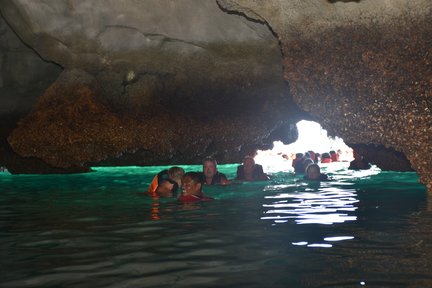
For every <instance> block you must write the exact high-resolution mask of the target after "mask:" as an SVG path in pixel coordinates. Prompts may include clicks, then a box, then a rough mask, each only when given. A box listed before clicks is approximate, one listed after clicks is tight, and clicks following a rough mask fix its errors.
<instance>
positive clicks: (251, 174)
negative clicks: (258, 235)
mask: <svg viewBox="0 0 432 288" xmlns="http://www.w3.org/2000/svg"><path fill="white" fill-rule="evenodd" d="M269 179H270V177H269V176H268V175H267V174H266V173H264V170H263V167H262V166H261V165H259V164H256V163H255V160H254V158H253V157H251V156H246V157H245V158H244V159H243V164H242V165H239V166H238V167H237V177H236V178H235V179H234V180H228V178H227V177H226V175H225V174H223V173H221V172H219V171H218V168H217V162H216V160H215V159H214V158H212V157H207V158H205V159H204V161H203V171H202V172H187V173H185V171H184V169H183V168H180V167H177V166H174V167H171V168H169V169H167V170H163V171H161V172H160V173H158V174H157V175H156V176H155V177H154V178H153V181H152V182H151V184H150V186H149V188H148V190H147V193H148V194H149V195H150V196H152V197H176V196H177V194H178V191H179V189H180V188H181V193H180V196H179V197H178V199H179V201H181V202H198V201H209V200H213V199H212V198H210V197H207V196H205V195H204V193H203V191H202V188H203V186H204V185H227V184H231V183H233V182H236V181H261V180H269Z"/></svg>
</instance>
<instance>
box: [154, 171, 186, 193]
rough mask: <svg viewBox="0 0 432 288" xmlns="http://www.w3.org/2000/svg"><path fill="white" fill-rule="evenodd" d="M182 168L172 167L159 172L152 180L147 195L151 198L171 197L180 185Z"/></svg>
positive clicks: (182, 173)
mask: <svg viewBox="0 0 432 288" xmlns="http://www.w3.org/2000/svg"><path fill="white" fill-rule="evenodd" d="M184 173H185V172H184V170H183V168H180V167H177V166H174V167H171V168H169V169H167V170H163V171H161V172H159V173H158V174H157V175H156V176H155V177H154V178H153V180H152V182H151V184H150V186H149V187H148V189H147V193H148V194H149V195H150V196H152V197H160V196H161V197H173V196H175V195H176V194H177V192H178V189H179V187H180V186H181V184H182V182H181V181H182V177H183V175H184Z"/></svg>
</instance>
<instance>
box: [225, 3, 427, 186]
mask: <svg viewBox="0 0 432 288" xmlns="http://www.w3.org/2000/svg"><path fill="white" fill-rule="evenodd" d="M218 2H219V3H220V4H221V5H222V6H223V7H225V9H226V10H227V11H235V12H237V13H240V14H244V15H246V16H247V17H248V18H254V19H257V20H258V21H260V22H263V23H267V25H269V26H270V27H271V29H272V30H273V31H274V32H275V34H276V35H277V37H278V38H279V40H280V43H281V47H282V50H283V55H284V56H283V58H284V59H283V63H284V69H285V70H284V71H285V72H284V76H285V79H286V80H287V81H288V82H289V85H290V89H291V92H292V95H293V97H294V100H295V102H296V103H297V104H298V105H299V106H300V107H301V108H302V109H304V110H305V111H307V112H309V113H310V114H312V115H313V116H315V117H316V118H317V121H318V122H320V123H321V124H322V125H323V127H324V128H325V129H327V130H328V131H329V133H330V134H331V135H337V136H339V137H342V138H343V139H344V140H345V142H346V143H348V144H351V145H356V144H359V143H366V144H376V145H381V146H385V147H391V148H392V149H395V150H396V151H400V152H402V153H403V154H404V155H405V156H406V157H407V158H408V159H409V161H410V162H411V164H412V167H413V168H414V169H415V170H417V172H418V173H419V174H420V176H421V181H422V182H423V183H426V184H427V186H428V188H429V190H431V188H432V186H431V185H432V176H431V175H432V173H431V171H432V145H431V143H432V111H431V109H432V94H431V93H432V92H431V91H432V89H431V85H432V25H431V24H430V23H432V22H431V21H432V2H431V1H429V0H423V1H420V0H418V1H408V0H395V1H374V0H362V1H325V0H320V1H316V0H298V1H283V0H269V1H265V2H263V1H250V0H219V1H218Z"/></svg>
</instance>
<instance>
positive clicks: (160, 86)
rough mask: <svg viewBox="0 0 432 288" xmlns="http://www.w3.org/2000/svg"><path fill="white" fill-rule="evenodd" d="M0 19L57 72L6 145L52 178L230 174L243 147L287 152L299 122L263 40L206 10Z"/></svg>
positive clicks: (256, 28)
mask: <svg viewBox="0 0 432 288" xmlns="http://www.w3.org/2000/svg"><path fill="white" fill-rule="evenodd" d="M0 9H1V12H2V15H3V16H4V17H5V19H6V20H7V21H8V23H9V24H10V25H11V27H12V28H13V29H14V31H15V32H16V33H17V34H18V35H20V37H21V38H22V40H23V41H24V42H25V43H26V44H27V45H29V46H31V47H33V48H34V49H35V50H36V51H37V52H38V53H39V54H40V55H41V56H42V57H43V58H44V59H50V60H51V61H54V62H55V63H58V64H59V65H61V66H62V67H64V72H63V73H62V75H61V76H60V77H59V78H58V79H57V80H56V81H55V83H53V84H52V85H51V87H50V88H49V89H48V90H46V91H45V93H44V95H43V96H41V97H40V99H38V101H37V103H36V104H35V105H34V107H33V110H32V112H31V113H30V114H29V115H27V116H26V117H25V118H24V119H22V121H20V123H19V125H18V127H17V128H16V129H15V130H14V131H13V133H11V134H10V135H9V137H8V140H9V143H10V144H11V146H12V148H13V149H14V151H16V152H17V153H18V154H20V155H21V156H24V157H37V158H39V159H42V160H43V161H44V162H46V163H48V164H49V165H51V166H54V167H60V168H70V167H83V168H84V167H87V166H88V165H90V164H98V165H102V164H104V163H106V164H111V165H117V164H141V165H154V164H171V163H200V162H201V159H202V158H203V157H205V156H207V155H213V156H215V157H216V158H217V159H218V160H219V161H220V162H236V161H239V160H240V159H241V157H242V156H243V153H244V150H245V149H249V147H251V146H254V145H257V146H256V147H260V146H262V145H268V144H271V143H272V141H273V140H279V139H281V140H284V141H285V142H287V143H289V142H292V141H294V140H295V135H296V133H295V130H296V128H295V125H294V124H295V123H296V122H297V121H298V120H299V119H301V118H304V117H307V115H306V114H305V113H304V112H302V111H300V110H299V109H298V108H297V106H296V105H294V104H293V102H292V99H291V96H290V94H289V89H288V86H287V85H286V83H285V81H284V80H283V71H282V64H281V63H282V61H281V59H282V58H281V52H280V47H279V45H278V42H277V39H276V38H275V37H274V36H273V34H272V32H271V31H270V30H269V29H268V27H267V26H265V25H263V24H260V23H256V22H251V21H249V20H247V19H245V18H244V17H242V16H239V15H230V14H228V13H225V12H223V11H222V10H221V9H220V7H219V6H218V5H217V3H216V2H215V1H208V0H207V1H201V0H199V1H197V0H185V1H181V2H177V1H169V0H148V1H132V0H124V1H60V0H55V1H41V2H37V3H35V2H29V1H2V2H0ZM104 113H105V114H104ZM291 135H294V137H291Z"/></svg>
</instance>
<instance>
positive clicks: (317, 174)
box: [303, 163, 329, 181]
mask: <svg viewBox="0 0 432 288" xmlns="http://www.w3.org/2000/svg"><path fill="white" fill-rule="evenodd" d="M303 179H305V180H316V181H328V180H329V179H328V177H327V175H326V174H324V173H321V169H320V167H319V166H318V165H317V164H315V163H314V164H309V166H307V167H306V175H305V176H304V178H303Z"/></svg>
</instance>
